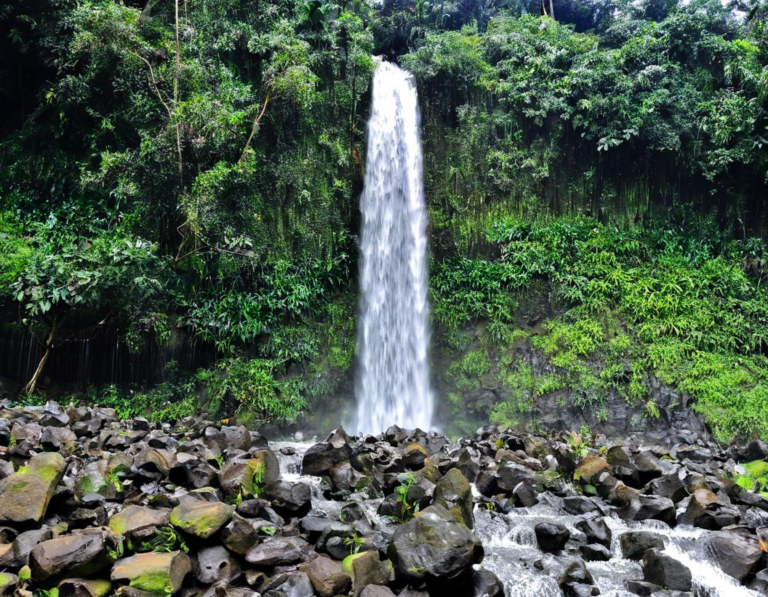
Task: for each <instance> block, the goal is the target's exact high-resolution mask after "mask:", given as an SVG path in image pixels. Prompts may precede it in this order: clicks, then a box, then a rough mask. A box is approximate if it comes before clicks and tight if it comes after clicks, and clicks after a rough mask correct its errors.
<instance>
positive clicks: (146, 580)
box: [131, 572, 173, 595]
mask: <svg viewBox="0 0 768 597" xmlns="http://www.w3.org/2000/svg"><path fill="white" fill-rule="evenodd" d="M131 586H132V587H133V588H134V589H139V590H140V591H147V592H148V593H155V594H158V595H167V594H169V593H171V592H172V591H173V582H172V581H171V579H170V577H169V576H168V575H167V574H165V573H163V572H147V573H146V574H142V575H141V576H137V577H136V578H134V579H132V580H131Z"/></svg>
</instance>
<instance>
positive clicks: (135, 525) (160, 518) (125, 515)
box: [109, 505, 171, 535]
mask: <svg viewBox="0 0 768 597" xmlns="http://www.w3.org/2000/svg"><path fill="white" fill-rule="evenodd" d="M170 516H171V511H170V510H169V509H168V508H157V509H155V508H147V507H145V506H135V505H132V506H128V507H127V508H125V509H123V510H122V512H118V513H117V514H115V515H114V516H113V517H112V518H110V519H109V528H110V529H111V530H112V532H113V533H115V534H117V535H125V534H131V533H133V532H134V531H138V530H141V529H145V528H147V527H160V526H165V525H167V524H168V523H169V522H170Z"/></svg>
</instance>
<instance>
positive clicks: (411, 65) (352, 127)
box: [0, 0, 768, 440]
mask: <svg viewBox="0 0 768 597" xmlns="http://www.w3.org/2000/svg"><path fill="white" fill-rule="evenodd" d="M542 7H543V9H542ZM177 8H179V7H177V5H175V4H174V3H157V2H149V3H145V2H137V1H133V0H88V1H85V0H42V1H32V0H17V1H15V2H9V1H3V0H0V23H1V24H2V26H3V30H4V31H6V32H7V34H6V35H2V36H0V51H1V52H2V55H3V56H4V57H6V60H5V61H4V63H5V65H4V66H3V68H2V69H0V107H2V109H3V114H4V115H5V118H4V119H3V121H2V122H1V123H0V328H1V329H2V330H3V333H4V335H6V336H7V337H8V338H9V340H8V343H9V344H8V348H7V350H8V352H9V353H13V354H20V353H21V351H22V348H23V349H24V350H26V351H27V353H28V354H29V355H30V357H29V359H28V360H30V361H31V362H30V363H29V364H25V365H24V366H23V367H22V366H21V359H19V360H18V363H17V362H15V361H14V362H11V360H10V359H5V360H6V361H8V363H9V364H6V362H2V363H0V375H2V376H3V377H9V378H13V379H14V380H15V381H17V382H19V385H20V393H24V394H26V395H27V398H25V399H24V400H27V401H34V402H36V401H39V400H44V396H45V395H47V394H49V393H51V392H50V391H51V389H52V388H53V387H55V386H56V385H57V384H60V385H61V387H66V388H67V391H72V392H75V393H76V396H74V397H73V400H75V401H77V400H89V401H91V402H98V403H99V404H102V405H105V406H111V407H114V408H116V409H117V411H118V414H119V415H120V416H121V417H131V416H137V415H146V416H149V417H151V418H152V419H153V420H154V421H167V420H179V419H182V418H183V417H185V416H187V415H189V414H192V413H193V412H195V410H196V409H198V408H199V407H200V404H201V403H202V405H203V407H204V408H205V409H207V411H208V412H207V414H208V415H210V416H211V417H214V418H219V417H225V418H230V417H232V418H237V419H239V420H242V421H247V422H252V423H255V424H292V423H296V422H300V421H302V418H303V417H305V416H306V415H308V414H311V413H320V412H324V411H328V410H329V407H328V404H329V402H330V400H331V397H335V396H337V395H339V394H343V393H344V392H347V393H348V391H349V390H348V389H349V386H350V385H351V384H349V374H350V371H351V369H352V366H353V363H354V346H355V322H354V311H355V305H356V295H355V289H356V280H355V272H356V269H357V267H356V266H357V264H356V249H355V242H356V234H357V230H358V227H359V221H358V220H359V216H358V215H357V214H358V212H357V199H358V196H359V193H360V190H361V184H362V174H363V167H364V163H365V155H364V133H365V121H366V118H367V114H368V102H369V84H370V79H371V75H372V72H373V69H374V67H375V60H374V59H373V56H379V55H383V56H385V57H386V58H388V59H390V60H396V61H398V62H399V63H400V64H401V65H403V66H404V67H405V68H407V69H409V70H410V71H411V72H412V73H413V74H414V76H415V78H416V81H417V85H418V91H419V97H420V104H421V109H422V129H423V140H424V150H425V176H426V180H425V183H426V190H427V197H428V202H429V205H428V207H429V210H430V226H431V228H430V247H431V251H432V264H431V275H432V279H431V290H432V299H433V302H432V312H433V317H434V320H435V323H436V327H437V334H436V340H437V341H438V344H439V347H438V351H437V353H436V358H439V359H441V362H444V366H443V367H441V368H438V376H439V379H438V385H440V387H441V390H442V392H441V393H442V394H443V395H445V396H446V398H447V401H448V403H449V405H450V407H451V409H452V410H453V415H454V416H453V419H454V421H455V425H456V428H457V429H460V430H473V429H472V428H473V427H474V424H475V421H472V420H470V417H469V416H467V413H475V414H477V415H478V416H479V418H481V419H490V420H491V421H492V422H494V423H497V424H502V425H513V424H517V423H520V422H521V421H522V420H523V419H530V416H531V413H532V411H533V410H535V406H536V404H537V402H538V401H539V400H541V399H542V397H547V396H557V400H559V401H562V402H563V403H566V404H577V405H579V406H581V407H582V408H587V409H594V412H596V413H597V414H598V418H605V417H606V416H607V413H606V412H605V404H606V400H607V399H608V398H609V397H612V396H620V397H622V398H623V399H624V400H626V401H627V402H629V403H630V404H632V405H639V407H640V408H641V409H642V414H643V416H645V417H647V418H649V419H653V418H655V417H659V416H660V411H659V405H658V404H657V403H656V401H655V398H654V394H653V391H652V388H653V387H654V384H655V383H656V382H659V383H661V384H664V385H666V386H669V387H672V388H674V389H675V390H676V391H677V392H678V393H679V394H680V395H681V396H684V397H685V398H686V400H687V399H690V404H691V405H692V406H693V408H695V409H696V410H698V411H699V412H700V413H702V415H704V417H705V418H706V420H707V421H708V422H709V424H710V425H711V427H712V429H713V430H714V432H715V434H716V436H717V437H718V438H719V439H721V440H729V439H732V438H734V437H744V438H746V437H757V436H761V437H765V438H768V414H766V413H768V408H766V404H765V401H766V399H768V398H766V396H768V366H767V365H768V363H766V355H768V338H766V334H767V333H768V332H766V330H768V327H766V323H768V321H766V318H768V315H767V314H766V309H765V305H766V304H768V303H766V298H767V297H766V296H765V290H764V283H763V282H764V278H765V277H766V275H768V252H767V250H766V246H765V244H764V242H763V240H761V239H762V238H763V237H764V236H765V235H766V232H768V211H767V210H766V209H765V205H766V203H765V197H767V196H768V193H766V191H768V178H767V177H766V172H768V118H767V112H766V107H767V100H768V33H767V32H768V29H766V22H768V12H767V10H766V5H765V3H764V2H759V1H757V0H756V1H755V2H746V3H739V4H738V6H736V4H733V5H731V4H730V3H723V2H721V1H719V0H691V1H686V2H682V1H680V2H677V1H670V2H662V3H659V2H653V1H651V0H640V1H639V2H638V1H631V2H630V1H629V0H604V1H601V2H597V1H585V2H578V3H577V2H573V1H571V0H553V1H552V2H550V3H549V6H544V5H542V4H540V3H533V2H530V1H528V0H513V1H511V2H508V1H504V2H498V1H491V2H476V1H474V0H473V1H469V2H461V3H424V2H420V1H418V0H414V1H412V0H401V1H398V2H394V1H392V0H385V1H384V2H382V3H373V2H369V1H368V0H355V1H353V2H347V1H344V2H339V3H333V2H330V1H329V0H311V1H306V2H305V1H303V0H266V1H265V2H264V3H262V4H261V5H260V6H259V10H254V9H253V4H252V3H248V2H245V0H199V1H197V2H195V3H184V4H183V6H181V7H180V10H177ZM542 13H543V14H542ZM91 341H94V342H96V341H98V342H100V343H101V345H103V346H109V347H114V348H110V350H113V351H114V352H112V359H104V362H98V363H97V362H95V361H94V359H93V357H92V356H91V357H88V356H82V357H79V358H80V360H79V361H78V366H77V367H68V366H67V364H66V363H68V362H69V361H67V362H65V361H64V360H63V359H64V358H65V356H66V355H67V354H69V355H71V354H72V353H73V352H75V351H73V350H72V348H73V347H76V346H80V345H81V344H83V343H87V342H91ZM183 342H189V343H193V344H192V345H193V346H194V347H195V350H192V352H194V353H195V354H196V355H198V356H197V357H195V358H191V359H189V360H188V361H186V360H185V361H183V364H179V363H182V360H181V359H179V358H178V357H179V354H180V353H184V352H185V351H186V349H185V348H178V347H179V346H188V345H184V344H183ZM24 343H26V344H24ZM120 350H122V352H120ZM126 354H130V355H133V356H136V358H137V361H136V362H137V365H136V370H134V371H133V373H132V375H131V377H126V376H125V375H122V376H121V375H120V374H118V373H117V371H116V370H115V368H114V367H112V368H110V365H108V364H107V361H110V360H111V361H115V360H118V359H120V358H125V356H124V355H126ZM532 354H535V355H536V358H537V359H538V360H537V361H536V363H534V362H533V360H532V359H531V358H529V357H530V355H532ZM201 355H202V356H201ZM526 355H527V356H526ZM139 357H140V358H139ZM88 359H90V360H88ZM169 359H170V360H176V361H177V365H176V369H174V370H173V371H169V370H168V369H166V368H165V364H166V362H167V361H168V360H169ZM86 360H88V363H89V364H88V367H85V365H84V364H83V363H84V362H85V361H86ZM91 361H93V368H94V379H96V380H98V382H91V381H90V377H89V375H85V374H84V373H83V371H86V369H87V370H88V371H90V369H91ZM68 369H72V370H73V371H74V370H77V371H78V372H77V373H73V372H70V371H69V370H68ZM68 376H69V377H68ZM88 386H91V387H88ZM198 396H202V398H201V399H198ZM321 404H322V405H323V406H322V408H321V407H320V405H321Z"/></svg>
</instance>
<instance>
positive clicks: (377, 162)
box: [353, 62, 433, 434]
mask: <svg viewBox="0 0 768 597" xmlns="http://www.w3.org/2000/svg"><path fill="white" fill-rule="evenodd" d="M419 121H420V116H419V104H418V98H417V95H416V86H415V82H414V80H413V77H412V76H411V75H410V74H409V73H407V72H405V71H402V70H400V69H399V68H398V67H397V66H396V65H394V64H390V63H387V62H382V63H380V64H379V65H378V67H377V68H376V72H375V75H374V78H373V98H372V106H371V116H370V120H369V122H368V150H367V157H366V170H365V187H364V190H363V194H362V197H361V198H360V211H361V212H362V231H361V236H360V253H361V271H360V319H359V337H358V359H359V362H358V378H357V383H356V388H355V390H356V394H357V401H358V407H357V418H356V421H355V423H354V424H353V427H354V429H355V430H356V431H358V432H362V433H374V434H376V433H380V432H382V431H384V430H385V429H386V428H387V427H389V426H390V425H399V426H400V427H403V428H406V429H414V428H416V427H419V428H421V429H424V430H429V429H430V428H431V424H432V410H433V396H432V390H431V387H430V381H429V363H428V346H429V322H428V319H429V312H428V311H429V306H428V302H427V232H426V228H427V211H426V206H425V203H424V182H423V159H422V152H421V135H420V122H419Z"/></svg>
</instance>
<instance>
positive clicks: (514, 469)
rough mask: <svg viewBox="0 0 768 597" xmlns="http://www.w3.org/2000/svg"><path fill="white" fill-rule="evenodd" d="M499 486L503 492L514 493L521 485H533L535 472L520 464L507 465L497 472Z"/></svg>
mask: <svg viewBox="0 0 768 597" xmlns="http://www.w3.org/2000/svg"><path fill="white" fill-rule="evenodd" d="M496 476H497V481H496V483H497V485H498V488H499V489H500V490H501V491H504V492H507V493H510V494H511V493H512V492H513V491H514V490H515V487H517V486H518V485H519V484H520V483H532V482H533V479H534V474H533V471H531V470H530V469H529V468H527V467H525V466H522V465H520V464H513V463H509V462H508V463H506V464H504V465H503V466H500V467H499V468H498V470H497V472H496Z"/></svg>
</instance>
